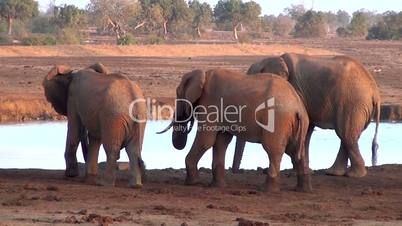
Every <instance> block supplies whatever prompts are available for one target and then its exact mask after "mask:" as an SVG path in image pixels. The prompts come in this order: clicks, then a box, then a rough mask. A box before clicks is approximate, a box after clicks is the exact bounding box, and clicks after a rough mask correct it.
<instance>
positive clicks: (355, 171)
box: [345, 166, 367, 178]
mask: <svg viewBox="0 0 402 226" xmlns="http://www.w3.org/2000/svg"><path fill="white" fill-rule="evenodd" d="M366 174H367V169H366V167H364V166H362V167H350V169H349V170H348V171H347V172H346V174H345V175H346V176H347V177H355V178H358V177H364V176H366Z"/></svg>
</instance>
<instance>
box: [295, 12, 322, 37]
mask: <svg viewBox="0 0 402 226" xmlns="http://www.w3.org/2000/svg"><path fill="white" fill-rule="evenodd" d="M294 34H295V36H296V37H302V38H310V37H323V36H325V35H326V34H327V29H326V20H325V16H324V14H323V13H322V12H315V11H312V10H309V11H307V12H306V13H305V14H304V15H303V16H301V17H299V18H298V20H297V23H296V25H295V30H294Z"/></svg>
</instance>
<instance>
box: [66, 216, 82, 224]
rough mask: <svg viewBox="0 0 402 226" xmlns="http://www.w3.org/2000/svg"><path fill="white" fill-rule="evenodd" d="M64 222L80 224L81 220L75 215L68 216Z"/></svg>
mask: <svg viewBox="0 0 402 226" xmlns="http://www.w3.org/2000/svg"><path fill="white" fill-rule="evenodd" d="M63 223H67V224H78V223H80V221H79V220H78V219H77V218H76V217H75V216H67V217H66V218H65V219H64V221H63Z"/></svg>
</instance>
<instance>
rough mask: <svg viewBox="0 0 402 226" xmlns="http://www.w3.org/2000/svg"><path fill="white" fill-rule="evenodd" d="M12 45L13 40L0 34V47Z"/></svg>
mask: <svg viewBox="0 0 402 226" xmlns="http://www.w3.org/2000/svg"><path fill="white" fill-rule="evenodd" d="M12 43H13V40H12V38H11V37H10V36H8V35H3V34H0V45H10V44H12Z"/></svg>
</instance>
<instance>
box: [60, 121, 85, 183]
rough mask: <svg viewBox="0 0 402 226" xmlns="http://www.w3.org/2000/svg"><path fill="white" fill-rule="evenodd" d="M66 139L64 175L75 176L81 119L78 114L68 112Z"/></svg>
mask: <svg viewBox="0 0 402 226" xmlns="http://www.w3.org/2000/svg"><path fill="white" fill-rule="evenodd" d="M67 128H68V129H67V140H66V149H65V152H64V159H65V161H66V171H65V176H67V177H76V176H78V174H79V169H78V162H77V148H78V144H79V142H80V132H81V121H80V119H79V117H78V115H74V114H70V115H69V116H68V122H67Z"/></svg>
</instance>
